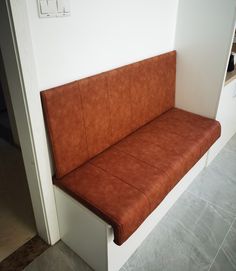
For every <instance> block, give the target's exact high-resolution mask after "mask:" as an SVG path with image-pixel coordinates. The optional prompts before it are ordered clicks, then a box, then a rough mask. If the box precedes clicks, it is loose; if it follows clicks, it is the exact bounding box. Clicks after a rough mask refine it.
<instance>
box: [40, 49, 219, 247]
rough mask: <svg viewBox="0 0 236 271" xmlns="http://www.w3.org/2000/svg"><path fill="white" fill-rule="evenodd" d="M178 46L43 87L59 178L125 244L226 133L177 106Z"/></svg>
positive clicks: (213, 124)
mask: <svg viewBox="0 0 236 271" xmlns="http://www.w3.org/2000/svg"><path fill="white" fill-rule="evenodd" d="M175 73H176V52H175V51H173V52H169V53H166V54H163V55H160V56H157V57H153V58H150V59H147V60H144V61H141V62H138V63H134V64H131V65H128V66H125V67H121V68H118V69H116V70H112V71H108V72H105V73H102V74H99V75H96V76H93V77H89V78H86V79H82V80H79V81H75V82H73V83H70V84H67V85H63V86H59V87H56V88H53V89H50V90H46V91H43V92H41V97H42V102H43V109H44V116H45V121H46V124H47V128H48V134H49V138H50V142H51V147H52V153H53V157H54V164H55V177H54V184H55V185H56V186H58V187H60V188H61V189H63V190H64V191H65V192H66V193H68V194H69V195H71V196H72V197H73V198H75V199H76V200H78V201H79V202H80V203H82V204H83V205H84V206H86V207H87V208H88V209H90V210H92V211H93V212H94V213H95V214H97V215H98V216H99V217H101V218H102V219H103V220H104V221H106V222H107V223H108V224H110V225H112V227H113V229H114V236H115V240H114V242H115V243H116V244H117V245H122V244H123V243H124V242H125V241H126V240H127V239H128V238H129V237H130V236H131V235H132V234H133V233H134V232H135V230H136V229H137V228H138V227H139V226H140V225H141V224H142V222H143V221H144V220H145V219H146V217H147V216H148V215H149V214H150V213H151V212H152V211H153V210H154V209H155V208H156V207H157V206H158V205H159V204H160V202H161V201H162V200H163V199H164V198H165V197H166V195H167V194H168V192H169V191H170V190H171V189H172V188H173V187H174V186H175V185H176V184H177V183H178V181H179V180H180V179H181V178H182V177H183V176H184V175H185V174H186V173H187V172H188V171H189V170H190V169H191V168H192V167H193V165H194V164H195V163H196V162H197V161H198V160H199V159H200V158H201V157H202V156H203V155H204V154H205V153H206V151H207V150H208V149H209V148H210V146H211V145H212V144H213V143H214V142H215V141H216V139H217V138H218V137H219V136H220V124H219V123H218V122H217V121H215V120H212V119H209V118H205V117H202V116H199V115H196V114H192V113H190V112H186V111H184V110H181V109H177V108H175V107H174V106H175Z"/></svg>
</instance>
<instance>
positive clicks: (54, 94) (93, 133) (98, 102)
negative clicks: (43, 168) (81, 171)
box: [41, 51, 176, 178]
mask: <svg viewBox="0 0 236 271" xmlns="http://www.w3.org/2000/svg"><path fill="white" fill-rule="evenodd" d="M175 69H176V52H175V51H173V52H169V53H166V54H163V55H160V56H156V57H153V58H150V59H146V60H143V61H140V62H137V63H133V64H130V65H127V66H124V67H121V68H118V69H115V70H112V71H108V72H105V73H102V74H99V75H95V76H92V77H89V78H85V79H82V80H79V81H77V82H74V83H71V84H67V85H64V86H60V87H56V88H53V89H51V90H46V91H42V92H41V96H42V102H43V107H44V112H45V120H46V123H47V127H48V130H49V136H50V142H51V146H52V152H53V156H54V162H55V171H56V176H57V178H61V177H63V176H64V175H66V174H68V173H69V172H70V171H72V170H74V169H75V168H77V167H79V166H80V165H82V164H83V163H84V162H86V161H87V160H89V159H90V158H92V157H93V156H95V155H96V154H98V153H100V152H102V151H104V150H105V149H107V148H108V147H109V146H111V145H112V144H114V143H116V142H118V141H119V140H121V139H123V138H124V137H126V136H127V135H129V134H130V133H131V132H133V131H134V130H136V129H138V128H140V127H141V126H143V125H144V124H145V123H147V122H149V121H151V120H153V119H154V118H156V117H158V116H159V115H160V114H162V113H164V112H166V111H167V110H169V109H170V108H172V107H173V106H174V98H175ZM68 135H69V136H68Z"/></svg>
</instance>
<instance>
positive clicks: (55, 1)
mask: <svg viewBox="0 0 236 271" xmlns="http://www.w3.org/2000/svg"><path fill="white" fill-rule="evenodd" d="M37 1H38V11H39V17H40V18H49V17H65V16H69V15H70V0H37Z"/></svg>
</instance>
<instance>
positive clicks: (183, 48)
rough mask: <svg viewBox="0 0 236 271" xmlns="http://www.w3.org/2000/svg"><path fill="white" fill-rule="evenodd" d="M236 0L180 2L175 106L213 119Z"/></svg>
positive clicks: (229, 41)
mask: <svg viewBox="0 0 236 271" xmlns="http://www.w3.org/2000/svg"><path fill="white" fill-rule="evenodd" d="M235 8H236V1H235V0H207V1H206V0H179V8H178V19H177V26H176V34H175V35H176V38H175V47H176V50H177V52H178V54H177V83H176V105H177V107H180V108H183V109H186V110H188V111H192V112H195V113H198V114H200V115H204V116H208V117H211V118H215V117H216V112H217V108H218V102H219V98H220V93H221V90H222V86H223V82H224V78H225V72H226V67H227V62H228V57H229V52H230V46H231V41H232V34H233V31H234V23H235Z"/></svg>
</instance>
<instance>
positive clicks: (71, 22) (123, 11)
mask: <svg viewBox="0 0 236 271" xmlns="http://www.w3.org/2000/svg"><path fill="white" fill-rule="evenodd" d="M26 1H27V5H28V14H29V23H30V28H31V35H32V42H33V49H34V57H35V62H36V70H37V74H38V82H39V89H38V91H40V90H42V89H47V88H50V87H52V86H56V85H61V84H63V83H66V82H70V81H73V80H76V79H79V78H83V77H87V76H89V75H93V74H96V73H99V72H102V71H106V70H110V69H112V68H115V67H118V66H122V65H125V64H128V63H132V62H134V61H138V60H142V59H144V58H148V57H150V56H154V55H158V54H160V53H163V52H166V51H170V50H172V49H173V48H174V32H175V24H176V16H177V5H178V0H149V1H146V0H119V1H117V0H99V1H94V0H70V3H71V16H70V17H67V18H46V19H40V18H39V17H38V9H37V3H36V2H37V1H36V0H26Z"/></svg>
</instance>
